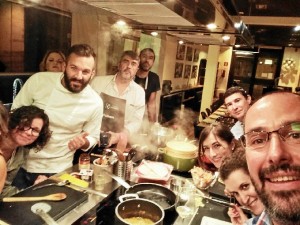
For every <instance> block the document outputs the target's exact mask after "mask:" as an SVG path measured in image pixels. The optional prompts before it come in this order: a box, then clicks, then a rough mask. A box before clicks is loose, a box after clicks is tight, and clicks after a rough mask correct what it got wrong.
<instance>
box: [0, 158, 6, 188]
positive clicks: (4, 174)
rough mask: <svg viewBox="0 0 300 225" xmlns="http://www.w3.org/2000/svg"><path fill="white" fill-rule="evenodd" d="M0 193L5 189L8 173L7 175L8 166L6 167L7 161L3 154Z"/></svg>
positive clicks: (0, 162) (0, 163) (0, 168)
mask: <svg viewBox="0 0 300 225" xmlns="http://www.w3.org/2000/svg"><path fill="white" fill-rule="evenodd" d="M0 171H1V173H0V193H1V192H2V190H3V187H4V184H5V180H6V175H7V168H6V162H5V159H4V157H3V156H2V155H0Z"/></svg>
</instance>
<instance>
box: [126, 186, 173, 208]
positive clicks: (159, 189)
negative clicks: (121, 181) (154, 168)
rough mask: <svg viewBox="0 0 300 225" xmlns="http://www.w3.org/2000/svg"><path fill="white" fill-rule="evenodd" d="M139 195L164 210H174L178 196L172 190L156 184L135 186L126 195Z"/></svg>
mask: <svg viewBox="0 0 300 225" xmlns="http://www.w3.org/2000/svg"><path fill="white" fill-rule="evenodd" d="M134 193H137V194H138V196H139V198H143V199H149V200H151V201H154V202H156V203H157V204H158V205H160V206H161V207H162V208H163V209H164V210H166V211H171V210H174V208H175V204H176V201H177V198H176V195H175V193H174V192H173V191H171V190H170V189H168V188H166V187H164V186H162V185H160V184H154V183H140V184H135V185H133V186H131V187H130V188H128V189H127V190H126V191H125V194H134Z"/></svg>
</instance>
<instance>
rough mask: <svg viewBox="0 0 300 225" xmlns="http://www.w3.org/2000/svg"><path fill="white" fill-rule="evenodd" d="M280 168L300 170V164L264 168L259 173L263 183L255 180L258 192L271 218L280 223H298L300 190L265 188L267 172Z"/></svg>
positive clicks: (288, 224) (299, 221)
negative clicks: (259, 183) (270, 189)
mask: <svg viewBox="0 0 300 225" xmlns="http://www.w3.org/2000/svg"><path fill="white" fill-rule="evenodd" d="M279 170H292V171H297V172H299V171H300V167H299V166H290V165H288V164H284V165H280V166H271V167H270V168H268V169H263V170H261V171H260V173H259V179H260V182H261V184H262V186H261V188H260V189H259V185H258V184H257V183H255V182H254V181H253V180H252V182H253V184H254V186H255V189H256V192H257V193H258V195H259V197H260V199H261V201H262V203H263V204H264V206H265V207H266V211H267V213H268V214H269V215H270V217H271V219H272V220H274V221H277V222H278V223H279V224H285V225H292V224H293V225H296V224H298V225H299V224H300V190H284V191H282V190H278V191H269V190H266V188H265V183H264V181H265V180H266V178H265V177H266V174H268V173H270V172H275V171H279Z"/></svg>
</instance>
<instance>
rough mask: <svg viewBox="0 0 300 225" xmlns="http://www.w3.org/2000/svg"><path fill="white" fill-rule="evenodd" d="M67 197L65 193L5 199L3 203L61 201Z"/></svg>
mask: <svg viewBox="0 0 300 225" xmlns="http://www.w3.org/2000/svg"><path fill="white" fill-rule="evenodd" d="M66 197H67V195H66V194H65V193H55V194H51V195H46V196H39V197H5V198H3V202H29V201H43V200H45V201H61V200H64V199H65V198H66Z"/></svg>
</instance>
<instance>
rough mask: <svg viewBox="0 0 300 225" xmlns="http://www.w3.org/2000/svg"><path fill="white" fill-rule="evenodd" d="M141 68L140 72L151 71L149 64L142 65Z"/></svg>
mask: <svg viewBox="0 0 300 225" xmlns="http://www.w3.org/2000/svg"><path fill="white" fill-rule="evenodd" d="M139 68H140V70H143V71H144V72H147V71H149V70H150V69H151V66H150V65H149V64H148V63H147V62H144V63H141V64H140V66H139Z"/></svg>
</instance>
